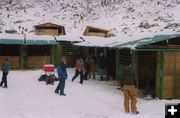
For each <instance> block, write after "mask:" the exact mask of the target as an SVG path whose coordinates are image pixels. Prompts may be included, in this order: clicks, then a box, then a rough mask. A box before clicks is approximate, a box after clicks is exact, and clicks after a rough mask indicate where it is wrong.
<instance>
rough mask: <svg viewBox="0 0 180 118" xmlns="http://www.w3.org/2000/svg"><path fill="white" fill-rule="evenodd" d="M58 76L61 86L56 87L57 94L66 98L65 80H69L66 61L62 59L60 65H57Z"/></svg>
mask: <svg viewBox="0 0 180 118" xmlns="http://www.w3.org/2000/svg"><path fill="white" fill-rule="evenodd" d="M57 74H58V80H59V84H58V86H57V87H56V90H55V93H57V94H59V91H60V95H62V96H66V94H64V87H65V80H66V79H67V77H68V76H67V70H66V59H65V58H62V59H61V62H60V64H58V65H57Z"/></svg>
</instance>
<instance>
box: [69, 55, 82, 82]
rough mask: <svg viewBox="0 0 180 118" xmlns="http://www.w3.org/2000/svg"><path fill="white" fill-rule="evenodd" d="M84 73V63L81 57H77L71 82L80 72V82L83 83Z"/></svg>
mask: <svg viewBox="0 0 180 118" xmlns="http://www.w3.org/2000/svg"><path fill="white" fill-rule="evenodd" d="M84 73H85V64H84V61H83V59H82V58H79V59H77V61H76V70H75V75H74V76H73V78H72V82H73V81H74V80H75V79H76V78H77V77H78V75H79V74H80V84H82V83H83V75H84Z"/></svg>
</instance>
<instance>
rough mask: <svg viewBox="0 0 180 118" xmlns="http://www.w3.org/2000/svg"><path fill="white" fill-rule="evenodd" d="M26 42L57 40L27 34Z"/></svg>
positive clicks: (48, 36) (45, 36) (50, 37)
mask: <svg viewBox="0 0 180 118" xmlns="http://www.w3.org/2000/svg"><path fill="white" fill-rule="evenodd" d="M26 40H55V39H54V37H53V36H50V35H34V34H26Z"/></svg>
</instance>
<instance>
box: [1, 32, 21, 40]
mask: <svg viewBox="0 0 180 118" xmlns="http://www.w3.org/2000/svg"><path fill="white" fill-rule="evenodd" d="M0 39H16V40H24V35H23V34H7V33H2V34H0Z"/></svg>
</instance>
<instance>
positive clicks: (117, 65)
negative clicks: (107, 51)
mask: <svg viewBox="0 0 180 118" xmlns="http://www.w3.org/2000/svg"><path fill="white" fill-rule="evenodd" d="M115 78H116V80H118V78H119V49H116V77H115Z"/></svg>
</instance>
